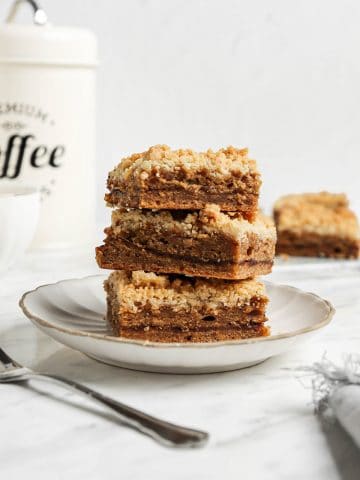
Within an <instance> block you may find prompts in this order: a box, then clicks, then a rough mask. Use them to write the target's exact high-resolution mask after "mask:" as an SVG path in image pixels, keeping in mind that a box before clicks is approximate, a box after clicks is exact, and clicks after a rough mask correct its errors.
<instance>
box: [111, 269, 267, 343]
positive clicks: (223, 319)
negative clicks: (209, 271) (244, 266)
mask: <svg viewBox="0 0 360 480" xmlns="http://www.w3.org/2000/svg"><path fill="white" fill-rule="evenodd" d="M104 286H105V290H106V292H107V303H108V310H107V311H108V313H107V320H108V323H109V325H110V327H111V330H112V333H113V335H116V336H121V337H124V338H132V339H139V340H148V341H154V342H213V341H219V340H234V339H242V338H251V337H261V336H265V335H268V334H269V329H268V327H267V326H265V325H264V322H265V321H266V320H267V319H266V316H265V308H266V304H267V302H268V298H267V297H266V294H265V288H264V285H263V284H262V283H261V282H259V281H257V280H242V281H235V282H231V281H227V280H209V279H194V278H189V277H184V276H178V275H156V274H155V273H145V272H142V271H135V272H125V271H116V272H113V273H111V274H110V276H109V278H108V280H106V281H105V284H104Z"/></svg>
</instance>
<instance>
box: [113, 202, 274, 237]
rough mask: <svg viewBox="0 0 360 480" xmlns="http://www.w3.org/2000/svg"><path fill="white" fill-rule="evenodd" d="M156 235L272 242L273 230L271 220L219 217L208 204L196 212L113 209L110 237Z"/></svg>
mask: <svg viewBox="0 0 360 480" xmlns="http://www.w3.org/2000/svg"><path fill="white" fill-rule="evenodd" d="M150 225H151V227H152V228H153V229H154V228H155V230H156V232H158V233H166V232H176V233H179V235H182V236H186V237H191V238H199V237H200V238H201V236H204V235H208V234H214V233H223V234H225V235H228V236H230V237H231V238H234V240H235V241H241V240H242V239H244V238H246V237H247V236H248V235H249V234H255V235H257V236H258V237H261V238H267V239H268V238H271V239H273V240H275V239H276V229H275V226H274V222H273V220H272V219H271V218H269V217H266V216H265V215H263V214H260V213H258V215H257V217H256V219H255V221H254V222H249V221H248V220H245V219H243V218H241V215H240V214H239V213H236V212H227V213H223V212H221V211H220V208H219V206H218V205H214V204H208V205H206V207H205V208H204V209H203V210H199V211H189V212H188V211H180V212H179V211H177V212H172V211H169V210H136V209H134V210H125V209H117V210H114V211H113V213H112V228H113V230H114V233H115V234H117V233H119V234H120V233H121V231H123V230H126V231H134V230H136V231H144V232H146V230H147V228H148V226H150Z"/></svg>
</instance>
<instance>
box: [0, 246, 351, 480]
mask: <svg viewBox="0 0 360 480" xmlns="http://www.w3.org/2000/svg"><path fill="white" fill-rule="evenodd" d="M97 271H98V269H97V267H96V266H95V263H94V261H93V259H92V255H91V253H89V255H85V254H83V255H82V256H80V255H75V254H74V255H72V256H69V255H63V254H61V253H57V254H50V255H49V254H46V255H45V254H42V255H41V254H32V255H28V256H27V257H26V258H25V259H24V260H23V261H22V262H21V263H20V264H19V265H18V266H17V267H16V268H15V269H12V270H11V271H9V272H7V273H6V274H4V275H2V278H1V286H0V305H1V309H0V345H1V346H2V347H4V349H6V350H7V351H8V353H10V354H11V355H12V356H14V358H16V359H17V360H19V361H20V362H22V363H24V364H26V365H28V366H32V367H34V368H36V369H39V370H46V371H48V372H52V373H58V374H61V375H64V376H67V377H69V378H73V379H74V380H77V381H79V382H83V383H86V384H87V385H89V386H92V387H94V388H96V389H98V390H100V391H102V392H104V393H106V394H108V395H112V396H114V397H116V398H117V399H119V400H121V401H123V402H127V403H129V404H131V405H133V406H135V407H138V408H140V409H143V410H146V411H148V412H149V413H153V414H154V415H159V416H161V417H163V418H165V419H169V420H171V421H174V422H178V423H181V424H185V425H189V426H196V427H198V428H201V429H205V430H207V431H209V432H210V434H211V442H210V444H209V445H208V446H207V447H206V448H204V449H202V450H195V451H185V450H182V451H175V450H171V449H166V448H164V447H161V446H159V445H157V444H156V443H154V442H153V441H152V440H150V439H148V438H146V437H143V436H141V435H140V434H138V433H136V432H134V431H131V430H130V429H128V428H125V427H123V426H121V425H120V424H119V423H117V422H116V421H114V419H113V418H112V417H110V416H109V415H108V414H107V413H105V412H104V411H102V410H101V409H100V408H98V407H96V406H94V405H92V404H91V403H85V402H84V400H83V399H82V398H78V397H76V395H73V394H70V393H68V392H65V391H63V390H62V389H60V388H59V389H55V388H54V387H53V386H51V387H49V388H47V387H45V384H43V383H42V384H40V383H37V384H35V382H34V383H32V384H31V388H29V387H28V388H26V387H24V386H18V385H0V471H1V478H4V479H5V478H6V479H7V480H10V479H20V478H24V475H26V478H36V479H38V480H41V479H49V478H51V479H65V478H66V479H78V478H81V479H83V478H86V479H89V480H90V479H94V480H95V479H100V478H102V479H118V478H126V479H143V478H151V479H152V478H154V479H166V480H167V479H169V478H171V479H184V478H196V479H207V480H208V479H217V478H227V479H232V478H234V479H235V478H237V479H238V478H245V479H249V478H259V479H265V480H266V479H276V480H281V479H288V478H291V479H304V478H316V479H317V480H322V479H326V480H332V479H338V478H343V479H346V480H349V479H353V478H354V479H355V478H358V474H359V468H360V464H359V460H358V459H357V458H356V452H355V451H354V447H353V445H352V444H351V442H350V441H349V439H348V438H347V437H346V436H344V435H342V432H338V436H337V437H336V442H335V443H334V438H335V437H334V432H335V430H334V429H335V428H336V427H335V426H334V427H331V428H330V427H327V429H326V430H327V431H326V432H324V431H323V429H322V425H321V424H320V423H319V421H318V420H317V418H316V417H315V416H314V414H313V409H312V405H311V391H310V389H308V388H304V385H303V384H302V383H301V382H300V381H299V380H298V379H297V378H296V377H295V374H294V373H292V372H290V371H288V370H286V368H289V367H296V366H299V365H302V364H308V363H311V362H313V361H315V360H318V359H319V358H320V357H321V355H322V354H323V353H324V352H325V351H326V352H327V355H328V356H329V357H330V358H331V359H334V360H337V359H340V358H341V355H342V353H343V352H359V347H360V275H359V272H360V268H352V269H348V270H347V269H346V268H344V267H342V268H341V269H339V270H338V271H336V272H334V271H333V270H332V271H331V272H328V271H327V270H326V269H323V268H321V269H319V270H318V271H309V269H307V270H306V272H305V273H302V272H301V271H299V270H298V271H297V272H296V273H294V272H291V271H289V269H287V271H283V272H281V271H277V272H275V273H274V274H272V279H273V280H275V281H280V282H282V283H290V284H293V285H296V286H299V287H301V288H304V289H306V290H311V291H314V292H315V293H318V294H320V295H322V296H324V297H325V298H327V299H329V300H331V301H332V302H333V304H334V305H335V307H336V308H337V313H336V315H335V318H334V320H333V322H332V324H331V325H330V326H329V327H328V328H326V329H325V330H324V331H322V332H321V334H319V335H318V336H317V337H316V338H315V340H313V341H312V343H311V344H308V345H307V346H305V347H302V348H300V349H297V350H294V351H293V352H291V353H289V354H286V355H283V356H281V357H278V358H276V359H273V360H270V361H267V362H265V363H263V364H262V365H259V366H257V367H253V368H250V369H247V370H243V371H235V372H230V373H223V374H212V375H200V376H182V375H178V376H176V375H159V374H150V373H141V372H134V371H129V370H122V369H118V368H115V367H110V366H106V365H102V364H100V363H97V362H95V361H93V360H90V359H89V358H87V357H85V356H84V355H82V354H80V353H77V352H75V351H72V350H70V349H68V348H66V347H63V346H62V345H59V344H57V343H56V342H55V341H53V340H51V339H50V338H47V337H46V336H45V335H44V334H42V333H41V332H39V331H37V330H36V329H35V327H34V326H33V325H31V324H30V323H29V321H28V320H27V319H26V318H24V316H23V315H22V314H21V312H20V310H19V308H18V307H17V301H18V299H19V297H20V295H21V294H22V293H23V292H24V291H26V290H29V289H32V288H33V287H35V286H37V285H39V284H43V283H49V282H52V281H56V280H60V279H62V278H67V277H80V276H84V275H87V274H90V273H96V272H97ZM289 321H291V319H289ZM307 385H308V384H307ZM308 386H309V385H308ZM94 412H95V414H94Z"/></svg>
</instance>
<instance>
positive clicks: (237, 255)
mask: <svg viewBox="0 0 360 480" xmlns="http://www.w3.org/2000/svg"><path fill="white" fill-rule="evenodd" d="M106 233H107V237H106V239H105V244H104V245H103V246H101V247H98V248H97V255H96V258H97V261H98V264H99V266H100V267H101V268H109V269H121V270H145V271H150V272H161V273H178V274H187V275H192V276H200V277H203V276H204V277H211V278H222V279H243V278H249V277H253V276H255V275H262V274H266V273H269V272H270V271H271V267H272V263H273V257H274V252H275V242H276V233H275V228H274V225H273V223H272V221H271V220H269V219H267V218H266V217H263V216H259V217H258V218H257V219H256V220H255V222H254V223H249V222H248V221H246V220H244V219H242V218H239V216H238V215H236V214H225V213H221V212H220V210H219V207H218V206H214V205H209V206H207V207H206V208H205V209H204V210H202V211H199V212H186V211H185V212H184V211H181V212H169V211H144V210H142V211H141V210H131V211H126V210H117V211H115V212H113V216H112V226H111V227H110V228H109V229H107V230H106Z"/></svg>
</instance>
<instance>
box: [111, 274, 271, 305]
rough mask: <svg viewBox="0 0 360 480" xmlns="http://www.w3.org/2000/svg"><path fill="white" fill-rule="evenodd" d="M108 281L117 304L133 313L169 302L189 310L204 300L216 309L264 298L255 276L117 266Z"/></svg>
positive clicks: (262, 287)
mask: <svg viewBox="0 0 360 480" xmlns="http://www.w3.org/2000/svg"><path fill="white" fill-rule="evenodd" d="M107 282H108V283H109V284H111V287H112V288H113V289H114V290H115V291H116V292H117V296H118V302H119V305H120V306H121V307H120V308H121V309H123V310H126V311H128V312H134V313H135V312H136V311H137V310H138V308H139V307H140V308H142V307H144V306H146V305H149V306H151V308H152V309H153V310H157V309H160V308H161V307H164V306H170V307H171V308H173V309H174V311H180V310H186V311H189V312H190V311H191V309H192V308H199V306H201V305H202V304H204V303H205V304H206V305H207V307H208V308H209V309H211V310H213V311H214V312H215V311H216V309H217V308H218V307H219V306H221V307H223V306H229V307H234V306H240V305H243V304H248V303H249V302H250V300H251V299H252V298H253V297H261V298H266V295H265V286H264V284H263V283H261V282H259V281H258V280H255V279H249V280H238V281H227V280H216V279H204V278H196V279H194V278H190V277H185V276H178V275H157V274H155V273H145V272H143V271H137V272H125V271H122V270H117V271H115V272H112V273H111V274H110V276H109V278H108V280H107Z"/></svg>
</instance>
